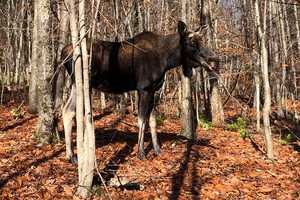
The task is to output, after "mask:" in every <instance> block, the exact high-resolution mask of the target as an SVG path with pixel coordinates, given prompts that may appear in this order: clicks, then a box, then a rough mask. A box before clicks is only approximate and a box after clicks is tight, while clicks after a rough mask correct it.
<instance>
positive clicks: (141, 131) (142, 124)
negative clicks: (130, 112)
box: [138, 115, 146, 160]
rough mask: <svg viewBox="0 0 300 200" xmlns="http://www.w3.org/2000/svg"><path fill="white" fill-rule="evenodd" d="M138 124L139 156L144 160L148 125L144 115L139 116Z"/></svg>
mask: <svg viewBox="0 0 300 200" xmlns="http://www.w3.org/2000/svg"><path fill="white" fill-rule="evenodd" d="M138 125H139V138H138V157H139V159H141V160H143V159H144V158H145V150H144V133H145V127H146V120H145V118H144V117H142V116H140V115H139V116H138Z"/></svg>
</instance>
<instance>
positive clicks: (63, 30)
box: [55, 3, 69, 110]
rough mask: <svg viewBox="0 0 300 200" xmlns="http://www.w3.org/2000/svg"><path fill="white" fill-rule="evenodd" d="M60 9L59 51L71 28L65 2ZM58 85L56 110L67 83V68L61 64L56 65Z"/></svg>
mask: <svg viewBox="0 0 300 200" xmlns="http://www.w3.org/2000/svg"><path fill="white" fill-rule="evenodd" d="M59 9H60V24H59V44H58V52H61V50H62V49H63V47H64V46H65V45H66V43H67V35H68V28H69V15H68V11H67V8H66V7H65V4H64V3H60V4H59ZM60 58H61V56H60V55H59V56H58V64H61V63H60V62H62V60H59V59H60ZM56 67H57V68H56V69H55V70H56V72H55V73H56V76H57V77H56V81H55V84H56V87H55V110H58V109H59V108H60V107H61V105H62V102H63V88H64V85H65V69H64V67H61V66H56Z"/></svg>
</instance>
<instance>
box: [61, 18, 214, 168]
mask: <svg viewBox="0 0 300 200" xmlns="http://www.w3.org/2000/svg"><path fill="white" fill-rule="evenodd" d="M205 30H206V28H203V27H200V28H199V29H198V30H197V31H188V30H187V26H186V24H185V23H184V22H182V21H179V22H178V32H177V33H175V34H170V35H166V36H163V35H158V34H155V33H153V32H142V33H140V34H138V35H136V36H135V37H133V38H131V39H128V40H125V41H122V42H108V41H100V40H97V41H95V42H93V44H92V59H91V60H92V61H91V69H90V70H91V71H90V74H91V75H90V85H91V87H92V88H93V89H98V90H101V91H103V92H109V93H114V94H120V93H123V92H128V91H133V90H136V91H137V92H138V126H139V133H138V157H139V158H140V159H144V158H145V151H144V132H145V128H146V125H147V123H149V127H150V132H151V137H152V144H153V148H154V151H155V153H156V154H157V155H158V154H159V153H160V147H159V144H158V139H157V133H156V117H155V115H156V114H155V111H154V110H155V109H153V108H154V94H155V92H156V91H157V90H159V89H160V88H161V87H162V85H163V82H164V77H165V74H166V72H167V71H168V70H170V69H172V68H175V67H178V66H181V65H182V66H183V73H184V75H185V76H191V75H192V68H196V67H199V66H203V67H204V68H205V69H206V70H209V71H211V70H214V69H213V68H212V67H211V66H210V65H208V64H207V62H219V57H218V56H217V55H216V54H215V53H214V52H213V51H212V50H210V49H208V48H205V47H203V45H204V44H203V40H204V36H203V34H204V32H205ZM72 49H73V47H72V45H71V44H69V45H66V46H65V47H64V48H63V50H62V53H61V59H62V60H67V61H66V62H65V63H64V68H65V69H66V70H67V73H68V74H69V75H70V76H71V82H72V83H71V92H70V96H69V98H68V100H67V102H66V104H65V105H64V107H63V113H62V116H63V125H64V131H65V141H66V156H67V159H69V160H70V161H71V162H74V161H75V157H74V155H73V150H72V145H71V131H72V121H73V118H74V117H75V110H76V86H75V78H74V69H73V64H72V62H73V60H72ZM215 66H217V65H215Z"/></svg>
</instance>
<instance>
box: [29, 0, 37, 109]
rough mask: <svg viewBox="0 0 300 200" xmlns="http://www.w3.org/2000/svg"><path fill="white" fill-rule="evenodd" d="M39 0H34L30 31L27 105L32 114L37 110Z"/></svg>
mask: <svg viewBox="0 0 300 200" xmlns="http://www.w3.org/2000/svg"><path fill="white" fill-rule="evenodd" d="M38 3H39V0H35V1H34V19H33V24H34V25H33V32H32V58H31V78H30V84H29V95H28V97H29V105H28V111H29V112H30V113H32V114H36V113H37V112H38V77H39V75H38V37H39V33H38V30H39V27H38V25H39V21H40V16H39V10H38V9H39V8H38Z"/></svg>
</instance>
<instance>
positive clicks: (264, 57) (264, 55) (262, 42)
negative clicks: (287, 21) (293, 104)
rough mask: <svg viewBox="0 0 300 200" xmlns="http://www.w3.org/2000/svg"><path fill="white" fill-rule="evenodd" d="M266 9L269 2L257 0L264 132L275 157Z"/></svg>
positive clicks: (270, 153)
mask: <svg viewBox="0 0 300 200" xmlns="http://www.w3.org/2000/svg"><path fill="white" fill-rule="evenodd" d="M260 3H264V8H263V11H264V14H263V16H261V12H260V10H261V4H260ZM266 10H267V2H258V0H255V19H256V25H257V32H258V40H259V60H260V66H261V70H262V80H263V88H264V105H263V122H264V133H265V141H266V149H267V157H268V158H269V159H274V155H273V143H272V132H271V126H270V111H271V91H270V83H269V74H268V50H267V46H266V32H265V27H266ZM261 21H262V22H261Z"/></svg>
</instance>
